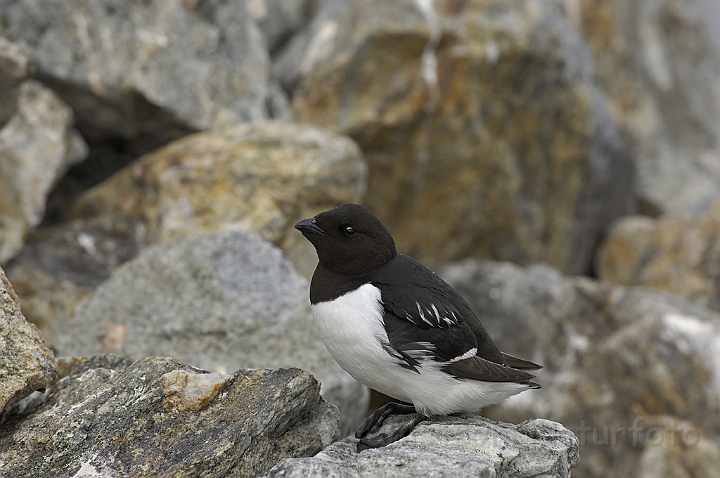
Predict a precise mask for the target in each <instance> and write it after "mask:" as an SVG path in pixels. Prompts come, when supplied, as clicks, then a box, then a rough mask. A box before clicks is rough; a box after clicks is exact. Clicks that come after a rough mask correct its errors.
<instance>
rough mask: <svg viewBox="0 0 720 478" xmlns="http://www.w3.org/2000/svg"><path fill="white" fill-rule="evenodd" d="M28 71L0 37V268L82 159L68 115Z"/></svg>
mask: <svg viewBox="0 0 720 478" xmlns="http://www.w3.org/2000/svg"><path fill="white" fill-rule="evenodd" d="M31 70H32V66H31V61H30V57H29V52H28V51H27V49H25V48H24V47H23V46H21V45H18V44H14V43H11V42H9V41H8V40H7V39H5V38H3V37H0V217H1V219H0V264H5V263H6V262H7V261H8V260H9V259H10V258H11V257H13V256H14V255H15V254H16V253H17V252H18V250H20V248H21V247H22V246H23V243H24V240H25V237H26V236H27V235H28V233H30V232H31V231H33V230H34V229H35V227H36V226H38V225H39V224H40V222H41V221H42V219H43V214H44V212H45V202H46V200H47V197H48V195H49V194H50V191H51V190H52V188H53V187H54V186H55V184H57V182H58V181H59V180H60V178H61V177H62V176H63V175H64V174H65V172H66V171H67V170H68V168H69V167H70V166H71V165H72V164H75V163H77V162H79V161H81V160H83V159H85V156H86V155H87V150H86V145H85V142H84V141H83V140H82V138H81V137H80V135H79V134H78V132H77V131H75V130H74V129H73V124H74V117H73V112H72V110H71V109H70V108H69V107H68V106H67V105H66V104H65V103H64V102H63V101H61V100H60V99H59V98H58V97H57V96H56V95H55V93H53V92H52V91H51V90H50V89H48V88H46V87H45V86H43V85H42V84H40V83H38V82H37V81H35V80H31V79H28V77H29V76H30V74H31Z"/></svg>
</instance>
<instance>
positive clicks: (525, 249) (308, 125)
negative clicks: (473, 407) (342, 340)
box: [0, 0, 720, 478]
mask: <svg viewBox="0 0 720 478" xmlns="http://www.w3.org/2000/svg"><path fill="white" fill-rule="evenodd" d="M704 8H707V6H706V5H705V4H704V3H703V2H702V1H700V0H692V1H682V2H681V1H679V0H661V1H650V0H636V1H634V2H625V1H622V0H577V1H559V0H528V1H522V2H506V1H503V0H492V1H487V2H467V1H458V0H430V1H421V0H400V1H395V2H389V1H381V0H371V1H366V0H247V1H239V2H238V1H229V0H219V1H212V2H209V1H203V0H187V1H184V2H180V3H178V2H175V1H171V0H153V1H150V2H118V1H114V0H98V1H92V2H87V1H81V0H72V1H65V2H55V1H52V0H0V266H1V267H2V269H0V271H2V272H0V279H2V281H1V284H0V311H2V312H1V314H0V344H2V345H1V346H0V412H1V415H0V475H2V476H68V477H69V476H77V477H80V476H114V477H118V476H144V475H153V474H155V475H161V476H175V475H177V476H262V475H267V476H308V475H313V474H314V475H322V476H325V475H329V474H334V475H335V476H390V475H393V476H417V475H418V473H421V472H422V473H423V474H436V475H437V476H443V475H448V476H464V475H468V476H567V475H568V474H569V470H570V468H573V467H574V468H573V476H580V477H588V478H590V477H604V476H659V477H688V478H701V477H710V476H714V475H713V474H714V473H715V471H714V470H717V469H718V468H720V422H719V421H718V418H717V417H718V412H719V411H720V362H719V361H718V357H720V246H719V244H720V239H719V238H720V139H719V138H720V127H719V126H718V125H720V60H719V59H718V50H717V49H716V48H714V47H713V45H712V43H711V41H710V38H711V37H710V34H711V33H713V30H712V29H708V22H707V15H706V13H705V12H706V11H705V10H703V9H704ZM343 202H360V203H363V204H365V205H366V206H368V207H370V208H371V209H372V210H373V211H374V212H375V213H376V214H377V215H378V216H379V217H380V219H381V220H382V221H383V222H384V223H385V224H386V225H387V226H388V228H389V229H390V231H391V232H392V233H393V235H394V237H395V238H396V241H397V244H398V248H399V249H400V250H401V252H404V253H407V254H409V255H411V256H413V257H416V258H417V259H419V260H421V261H422V262H424V263H425V264H427V265H428V266H430V267H433V268H435V269H436V270H437V271H438V272H439V274H440V275H441V276H442V277H444V278H445V279H446V280H447V281H448V282H450V283H451V284H452V285H453V286H454V287H456V288H457V290H458V291H460V292H461V294H462V295H463V296H464V297H465V298H466V299H467V301H468V303H469V304H470V306H471V307H472V308H473V309H474V310H475V311H476V312H477V313H478V315H479V316H480V317H481V319H482V320H483V322H484V324H485V326H486V328H487V329H488V331H489V332H490V334H491V335H492V336H493V337H494V338H495V340H496V341H497V342H498V344H499V345H500V346H501V348H503V349H504V350H506V351H507V352H509V353H513V354H516V355H520V356H524V357H527V358H529V359H531V360H533V361H536V362H539V363H542V364H543V365H545V368H544V369H543V370H542V371H540V372H539V373H538V381H539V382H540V383H541V384H542V386H543V389H542V390H540V391H537V392H533V393H526V394H522V395H520V396H517V397H514V398H513V399H510V400H508V401H507V402H506V403H504V404H502V405H500V406H497V407H493V408H491V409H489V410H486V411H485V412H484V414H485V415H486V416H487V417H489V418H491V419H493V420H501V422H494V421H491V420H489V419H487V418H481V417H450V418H441V419H433V420H430V421H428V422H425V423H423V424H422V425H420V426H419V427H418V428H417V429H416V430H415V431H414V432H413V434H411V435H410V436H409V437H408V438H407V439H405V440H402V441H401V442H398V443H396V444H394V445H392V446H390V447H388V448H386V449H383V450H371V451H367V452H364V453H362V454H357V453H356V452H355V451H354V446H353V443H354V442H353V439H352V438H345V439H343V440H341V441H337V440H338V439H340V438H342V437H347V436H348V435H349V434H351V432H352V431H353V429H354V428H355V427H356V426H357V425H358V422H359V421H360V420H362V419H363V417H364V415H365V413H366V411H367V408H368V403H369V400H370V392H369V391H368V390H367V388H366V387H364V386H362V385H360V384H359V383H357V382H355V381H354V380H353V379H352V378H351V377H349V376H348V375H347V374H346V373H345V372H344V371H342V370H341V369H340V368H339V367H338V366H337V365H336V364H335V363H334V362H333V361H332V360H331V359H330V357H329V355H328V354H327V352H326V350H325V349H324V347H323V346H322V344H321V343H320V342H319V341H318V338H317V337H316V335H315V333H314V330H313V326H312V325H311V319H310V313H309V304H308V299H307V289H308V282H307V279H308V278H309V277H310V275H311V274H312V270H313V268H314V264H315V262H314V261H315V256H314V252H313V251H312V248H311V246H310V245H309V244H308V243H307V242H306V241H304V240H303V239H302V237H301V236H300V235H299V234H297V232H296V231H294V230H293V228H292V226H293V224H294V223H295V222H296V221H297V220H299V219H301V218H304V217H308V216H311V215H314V214H315V213H317V212H319V211H322V210H325V209H328V208H330V207H333V206H335V205H337V204H339V203H343ZM20 306H22V310H21V309H20ZM26 319H27V320H26ZM308 372H309V373H308ZM311 374H312V375H311ZM398 420H401V419H398ZM398 420H391V421H390V422H389V423H388V424H387V425H385V428H386V429H389V428H392V427H394V426H398V424H399V421H398ZM506 422H513V423H516V424H517V425H512V424H510V423H506ZM560 424H562V425H560ZM578 451H579V456H580V460H579V461H578Z"/></svg>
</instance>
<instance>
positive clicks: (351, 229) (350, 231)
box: [345, 226, 355, 236]
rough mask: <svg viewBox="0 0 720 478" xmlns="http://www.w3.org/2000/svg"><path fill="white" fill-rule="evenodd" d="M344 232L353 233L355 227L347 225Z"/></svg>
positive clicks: (349, 234) (350, 234)
mask: <svg viewBox="0 0 720 478" xmlns="http://www.w3.org/2000/svg"><path fill="white" fill-rule="evenodd" d="M345 234H347V235H348V236H352V235H353V234H355V229H353V227H352V226H348V227H346V228H345Z"/></svg>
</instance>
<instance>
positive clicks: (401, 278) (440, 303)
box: [371, 254, 535, 383]
mask: <svg viewBox="0 0 720 478" xmlns="http://www.w3.org/2000/svg"><path fill="white" fill-rule="evenodd" d="M371 282H372V284H373V285H374V286H375V287H377V288H379V289H380V292H381V295H382V302H383V308H384V316H383V321H384V324H385V331H386V332H387V335H388V341H389V343H388V344H386V345H385V349H386V351H387V352H388V353H390V354H391V355H393V356H395V357H396V358H398V359H399V360H400V363H401V364H402V365H403V366H405V367H407V368H409V369H411V370H415V371H418V367H419V366H420V364H421V362H422V361H423V360H428V359H429V360H433V361H435V362H437V363H438V365H439V366H441V369H442V371H444V372H445V373H448V374H450V375H452V376H454V377H456V378H458V379H460V378H465V379H472V380H481V381H486V382H521V383H531V382H528V381H529V380H530V379H532V378H533V377H534V375H532V374H530V373H528V372H526V371H523V370H517V369H515V368H512V366H509V365H510V364H508V363H507V362H506V357H507V358H508V359H509V360H514V361H515V362H514V363H517V364H521V362H522V365H524V367H522V368H526V369H529V368H530V367H531V366H534V365H535V364H532V363H531V362H525V361H522V360H521V359H516V358H515V357H512V356H510V355H506V354H503V353H502V352H500V350H499V349H498V348H497V346H496V345H495V343H494V342H493V341H492V339H491V338H490V336H489V335H488V334H487V332H486V331H485V329H484V328H483V326H482V324H481V323H480V320H479V319H478V318H477V317H476V316H475V314H474V313H473V312H472V310H471V309H470V307H469V306H468V305H467V303H466V302H465V300H464V299H463V298H462V297H461V296H460V295H459V294H458V293H457V292H455V290H454V289H453V288H452V287H450V285H448V284H447V283H446V282H444V281H443V280H442V279H441V278H440V277H438V276H437V275H436V274H435V273H434V272H432V271H430V270H429V269H427V268H426V267H425V266H423V265H422V264H420V263H419V262H417V261H415V260H414V259H412V258H410V257H407V256H403V255H401V254H400V255H398V256H397V257H396V258H395V259H394V260H393V261H392V262H391V263H390V264H388V267H386V268H385V269H383V270H380V271H378V273H377V274H375V275H374V277H373V278H372V280H371Z"/></svg>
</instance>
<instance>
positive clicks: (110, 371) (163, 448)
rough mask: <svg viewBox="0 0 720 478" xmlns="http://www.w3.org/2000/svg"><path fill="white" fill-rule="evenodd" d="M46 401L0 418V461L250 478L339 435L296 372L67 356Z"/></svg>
mask: <svg viewBox="0 0 720 478" xmlns="http://www.w3.org/2000/svg"><path fill="white" fill-rule="evenodd" d="M62 368H63V369H64V370H63V377H62V378H61V379H59V380H58V381H57V382H56V383H55V384H54V385H53V387H52V388H51V390H49V392H48V393H47V395H46V396H45V397H42V399H39V400H35V403H34V404H33V405H32V406H30V407H28V408H26V409H24V410H22V411H18V413H14V414H9V415H8V414H6V415H5V416H3V417H2V418H3V419H4V421H5V423H3V426H2V427H0V463H2V475H3V477H6V478H15V477H24V476H47V477H68V476H73V475H75V476H84V475H90V476H114V477H118V476H145V475H148V474H152V475H162V476H227V477H230V476H257V475H258V474H262V473H266V472H267V471H268V470H269V468H270V467H272V466H273V465H274V464H275V463H277V462H278V461H280V460H282V459H283V458H286V457H296V456H311V455H314V454H315V453H317V452H318V451H320V450H321V449H323V448H324V447H325V446H327V445H328V444H330V443H332V441H334V440H335V439H337V437H338V436H339V426H338V416H337V410H336V409H335V407H332V406H331V405H328V404H327V403H326V402H325V401H324V400H322V399H321V398H320V395H319V393H318V392H319V384H318V383H317V381H316V380H315V379H314V378H313V377H312V376H311V375H310V374H308V373H307V372H305V371H302V370H298V369H281V370H276V371H271V370H239V371H237V372H235V373H234V374H232V375H224V374H219V373H209V372H205V371H202V370H199V369H196V368H193V367H190V366H187V365H183V364H182V363H180V362H178V361H177V360H174V359H171V358H164V357H147V358H144V359H140V360H138V361H137V362H134V363H133V362H132V361H129V360H127V359H122V358H115V357H95V358H92V359H90V360H84V359H80V360H78V359H74V360H73V359H71V360H69V361H66V362H65V363H64V364H63V366H62Z"/></svg>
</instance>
